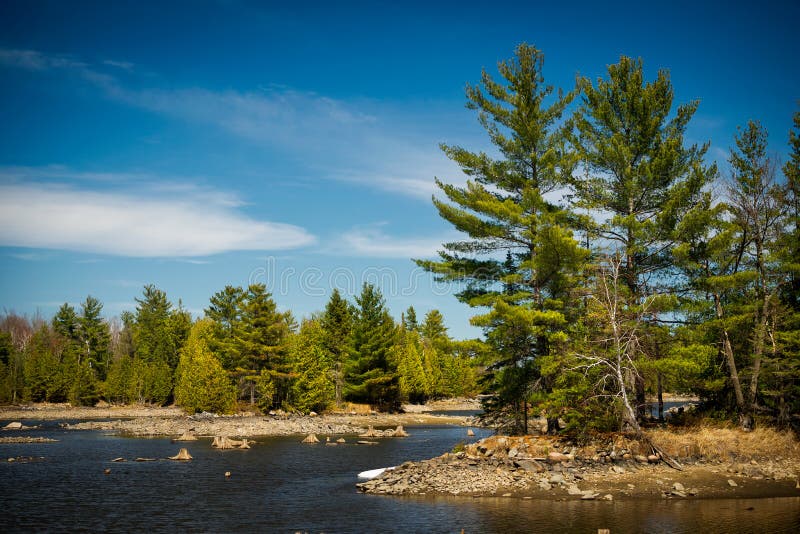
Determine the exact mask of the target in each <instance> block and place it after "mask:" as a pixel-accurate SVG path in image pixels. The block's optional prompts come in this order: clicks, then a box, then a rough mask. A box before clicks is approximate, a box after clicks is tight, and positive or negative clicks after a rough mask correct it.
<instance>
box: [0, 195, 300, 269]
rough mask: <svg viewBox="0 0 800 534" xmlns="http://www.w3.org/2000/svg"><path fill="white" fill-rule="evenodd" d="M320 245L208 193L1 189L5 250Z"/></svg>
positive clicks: (207, 250)
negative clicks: (233, 207)
mask: <svg viewBox="0 0 800 534" xmlns="http://www.w3.org/2000/svg"><path fill="white" fill-rule="evenodd" d="M223 198H224V197H223ZM315 241H316V238H315V237H314V236H313V235H311V234H310V233H309V232H307V231H306V230H305V229H303V228H301V227H298V226H294V225H290V224H284V223H277V222H271V221H263V220H256V219H252V218H249V217H246V216H244V215H242V214H241V213H238V212H237V211H235V210H234V209H232V208H231V207H230V205H229V204H228V203H226V202H214V201H213V199H210V197H209V196H208V195H202V194H200V195H195V194H191V193H188V194H187V193H183V194H180V195H176V194H173V195H167V194H164V193H163V192H162V193H159V194H158V195H157V196H156V195H153V196H146V195H142V194H138V195H136V194H131V193H125V192H92V191H85V190H80V189H76V188H73V187H67V186H62V185H58V184H52V183H34V184H17V183H10V184H0V246H11V247H27V248H44V249H57V250H71V251H78V252H88V253H95V254H108V255H114V256H128V257H166V258H186V257H197V256H208V255H213V254H220V253H223V252H230V251H235V250H285V249H293V248H299V247H304V246H307V245H310V244H312V243H314V242H315Z"/></svg>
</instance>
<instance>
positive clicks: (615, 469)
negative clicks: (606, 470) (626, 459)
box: [611, 465, 627, 475]
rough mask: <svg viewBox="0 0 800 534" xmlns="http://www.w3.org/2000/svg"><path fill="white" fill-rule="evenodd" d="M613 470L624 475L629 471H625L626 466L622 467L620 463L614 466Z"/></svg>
mask: <svg viewBox="0 0 800 534" xmlns="http://www.w3.org/2000/svg"><path fill="white" fill-rule="evenodd" d="M611 470H612V471H613V472H615V473H617V474H618V475H623V474H625V473H627V471H625V468H624V467H620V466H618V465H615V466H612V467H611Z"/></svg>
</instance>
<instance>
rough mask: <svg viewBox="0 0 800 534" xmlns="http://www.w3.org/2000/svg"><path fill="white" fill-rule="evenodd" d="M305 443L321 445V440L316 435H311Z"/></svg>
mask: <svg viewBox="0 0 800 534" xmlns="http://www.w3.org/2000/svg"><path fill="white" fill-rule="evenodd" d="M303 443H319V439H317V436H315V435H314V434H309V435H308V436H306V439H304V440H303Z"/></svg>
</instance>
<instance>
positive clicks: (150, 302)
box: [134, 285, 178, 368]
mask: <svg viewBox="0 0 800 534" xmlns="http://www.w3.org/2000/svg"><path fill="white" fill-rule="evenodd" d="M136 304H137V305H136V328H135V330H134V342H135V345H136V355H137V357H138V358H141V359H142V360H144V361H146V362H153V363H164V364H166V365H167V366H168V367H171V368H174V367H175V366H176V365H177V363H178V361H177V359H178V354H177V348H178V347H176V344H175V338H174V336H173V333H172V331H171V328H170V324H169V318H170V315H171V313H172V303H171V302H169V300H167V294H166V293H165V292H164V291H162V290H160V289H158V288H156V286H154V285H147V286H145V287H144V292H143V295H142V298H141V299H139V298H137V299H136Z"/></svg>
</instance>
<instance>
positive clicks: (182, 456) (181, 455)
mask: <svg viewBox="0 0 800 534" xmlns="http://www.w3.org/2000/svg"><path fill="white" fill-rule="evenodd" d="M169 459H170V460H181V461H186V460H191V459H192V455H191V454H189V451H187V450H186V449H185V448H183V447H182V448H181V450H179V451H178V454H176V455H175V456H170V457H169Z"/></svg>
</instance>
